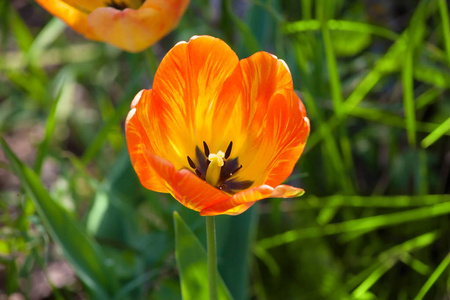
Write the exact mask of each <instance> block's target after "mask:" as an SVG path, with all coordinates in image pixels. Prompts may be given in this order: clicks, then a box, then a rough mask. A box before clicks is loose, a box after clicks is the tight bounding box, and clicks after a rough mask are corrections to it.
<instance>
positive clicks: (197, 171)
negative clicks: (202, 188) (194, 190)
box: [195, 169, 205, 180]
mask: <svg viewBox="0 0 450 300" xmlns="http://www.w3.org/2000/svg"><path fill="white" fill-rule="evenodd" d="M195 174H196V175H197V176H198V177H200V179H202V180H205V175H203V174H202V172H200V171H199V170H197V169H195Z"/></svg>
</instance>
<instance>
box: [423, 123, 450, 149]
mask: <svg viewBox="0 0 450 300" xmlns="http://www.w3.org/2000/svg"><path fill="white" fill-rule="evenodd" d="M449 133H450V117H449V118H448V119H447V120H445V121H444V122H443V123H442V124H441V125H439V126H438V127H437V128H436V129H435V130H433V132H431V133H430V134H429V135H427V136H426V137H425V138H424V139H423V140H422V142H420V145H421V146H422V147H423V148H428V147H430V146H431V145H432V144H433V143H434V142H436V141H437V140H438V139H439V138H441V137H442V136H443V135H445V134H449Z"/></svg>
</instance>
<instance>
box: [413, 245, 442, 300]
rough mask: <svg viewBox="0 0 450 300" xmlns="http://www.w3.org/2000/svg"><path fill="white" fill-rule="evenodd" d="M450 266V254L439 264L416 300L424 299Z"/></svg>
mask: <svg viewBox="0 0 450 300" xmlns="http://www.w3.org/2000/svg"><path fill="white" fill-rule="evenodd" d="M449 265H450V252H449V253H448V254H447V256H445V258H444V259H443V260H442V262H441V263H440V264H439V266H438V267H437V268H436V270H434V272H433V274H431V276H430V277H429V278H428V280H427V281H426V282H425V284H424V285H423V286H422V288H421V289H420V291H419V293H418V294H417V296H416V297H415V298H414V300H422V299H423V297H425V295H426V293H427V292H428V290H429V289H430V288H431V287H432V286H433V284H434V283H435V282H436V280H438V278H439V276H441V274H442V273H443V272H444V271H445V269H446V268H447V267H448V266H449Z"/></svg>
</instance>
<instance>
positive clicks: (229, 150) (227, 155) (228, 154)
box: [225, 141, 233, 159]
mask: <svg viewBox="0 0 450 300" xmlns="http://www.w3.org/2000/svg"><path fill="white" fill-rule="evenodd" d="M232 147H233V141H231V142H230V144H229V145H228V148H227V151H225V159H227V158H228V157H230V154H231V148H232Z"/></svg>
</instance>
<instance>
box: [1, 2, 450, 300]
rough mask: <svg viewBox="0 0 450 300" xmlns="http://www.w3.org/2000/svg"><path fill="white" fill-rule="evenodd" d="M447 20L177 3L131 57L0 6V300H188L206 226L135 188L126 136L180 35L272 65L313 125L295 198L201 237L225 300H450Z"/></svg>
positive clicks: (427, 5) (373, 10) (295, 6)
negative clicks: (278, 64)
mask: <svg viewBox="0 0 450 300" xmlns="http://www.w3.org/2000/svg"><path fill="white" fill-rule="evenodd" d="M448 15H449V12H448V3H447V2H446V1H445V0H422V1H401V0H398V1H372V0H365V1H351V0H347V1H344V0H338V1H327V0H318V1H311V0H309V1H308V0H302V1H297V0H254V1H231V0H222V1H220V0H214V1H213V0H210V1H207V0H192V1H191V4H190V6H189V8H188V10H187V13H186V15H185V16H184V17H183V19H182V20H181V22H180V24H179V26H178V28H177V29H176V30H175V31H174V32H172V33H171V34H170V35H169V36H167V37H166V38H164V39H163V40H161V41H160V42H159V43H158V44H157V45H155V46H153V47H152V48H151V49H149V50H147V51H144V52H143V53H139V54H130V53H125V52H122V51H120V50H118V49H116V48H113V47H111V46H108V45H105V44H101V43H96V42H92V41H88V40H85V39H84V38H83V37H82V36H79V35H77V34H76V33H74V32H73V31H72V30H70V29H68V28H67V27H66V25H65V24H64V23H62V22H61V21H59V20H57V19H54V18H52V16H51V15H49V14H48V13H47V12H46V11H44V10H43V9H42V8H41V7H40V6H38V5H37V4H36V3H34V2H32V1H27V0H14V1H11V0H2V1H1V2H0V26H1V27H0V28H1V30H0V51H1V52H0V134H1V136H2V138H4V140H5V141H6V142H5V141H3V140H2V149H3V152H0V167H1V169H0V199H1V201H0V298H1V299H4V298H5V297H7V295H10V296H11V295H14V296H15V297H19V299H21V298H20V297H22V298H24V297H25V298H27V299H85V298H93V299H100V298H105V297H106V298H108V297H111V296H112V295H113V296H114V297H115V299H180V298H181V296H180V295H181V287H180V284H179V271H180V272H182V277H183V281H184V282H187V281H188V280H191V281H190V282H191V283H192V284H188V285H186V286H184V287H183V288H187V289H188V290H187V291H183V294H184V295H185V298H186V299H189V297H188V296H187V295H188V294H186V293H191V294H192V295H199V294H200V293H201V292H202V287H201V284H200V285H199V286H197V285H196V284H198V282H199V280H200V281H201V275H202V273H199V274H196V273H195V272H188V271H186V270H190V269H189V266H197V267H195V268H194V270H198V268H199V267H198V264H201V261H202V260H201V255H200V254H199V255H200V256H199V257H196V255H195V254H193V255H188V254H187V253H191V252H194V253H197V252H199V251H197V250H195V249H198V244H197V242H196V241H195V238H193V235H191V230H192V231H193V232H194V233H195V235H196V236H197V237H198V238H199V239H200V241H201V243H203V244H204V239H205V238H204V237H205V229H204V220H203V218H201V217H199V216H198V214H197V213H195V212H193V211H190V210H188V209H186V208H184V207H182V206H181V205H179V204H178V203H177V202H176V201H175V200H173V199H172V198H171V197H170V196H167V195H163V194H156V193H153V192H150V191H147V190H145V189H144V188H143V187H142V186H141V185H140V183H139V181H138V179H137V177H136V175H135V173H134V171H133V169H132V167H131V164H130V162H129V157H128V153H127V151H126V147H125V140H124V134H123V123H124V118H125V116H126V113H127V112H128V110H129V105H130V102H131V99H132V98H133V96H134V95H135V94H136V93H137V92H138V91H139V90H140V89H142V88H150V87H151V83H152V78H153V74H154V72H155V70H156V68H157V65H158V62H159V61H160V60H161V58H162V57H163V56H164V54H165V53H166V52H167V51H168V50H169V49H170V48H171V47H172V46H173V45H174V44H175V43H176V42H178V41H180V40H188V39H189V38H190V37H191V36H192V35H195V34H197V35H198V34H209V35H213V36H216V37H220V38H222V39H224V40H225V41H226V42H227V43H228V44H229V45H230V46H231V47H232V49H233V50H235V51H236V52H237V53H238V55H239V56H240V57H241V58H244V57H247V56H249V55H251V54H252V53H254V52H256V51H260V50H264V51H268V52H271V53H273V54H275V55H277V56H278V57H279V58H282V59H284V60H285V61H286V62H287V64H288V65H289V67H290V70H291V72H292V75H293V79H294V87H295V88H296V89H297V90H298V93H299V95H300V96H301V98H302V100H303V101H304V103H305V106H306V108H307V111H308V115H309V117H310V119H311V124H312V132H311V135H310V138H309V140H308V143H307V148H306V150H305V153H304V154H303V156H302V157H301V159H300V161H299V163H298V165H297V168H296V170H295V171H294V173H293V174H292V176H291V177H290V178H289V180H288V182H289V183H290V184H293V185H296V186H301V187H303V188H304V189H305V190H306V192H307V193H306V195H305V196H303V197H301V198H298V199H291V200H264V201H262V202H261V203H259V204H257V205H255V206H254V207H253V208H252V209H250V210H249V211H248V212H246V213H244V214H242V215H240V216H238V217H227V216H220V217H217V218H216V221H217V223H218V225H217V227H218V228H217V230H218V239H219V240H218V249H219V270H220V273H221V275H222V278H223V281H224V283H225V285H226V286H227V287H228V289H229V292H230V293H231V295H232V296H233V297H234V298H235V299H249V298H250V299H422V298H426V299H448V298H450V272H449V264H450V254H449V253H450V234H449V231H450V230H449V229H450V218H449V215H450V196H449V192H450V152H449V149H450V138H449V135H450V117H449V116H450V101H449V97H450V68H449V67H450V29H449V16H448ZM8 145H9V146H8ZM27 166H28V167H27ZM12 174H15V175H17V177H16V176H12ZM18 178H19V179H18ZM19 180H20V181H19ZM173 211H178V213H179V216H178V215H176V216H175V218H174V217H173ZM183 220H184V221H183ZM174 221H175V223H174ZM186 224H188V227H187V225H186ZM175 228H177V236H175ZM189 228H190V229H189ZM175 246H176V249H177V250H176V253H175ZM193 249H194V250H193ZM189 251H191V252H189ZM200 252H201V251H200ZM175 256H177V258H179V257H182V258H181V259H180V258H179V259H178V260H179V261H178V263H179V266H178V267H177V265H176V262H175ZM66 261H67V262H69V263H70V265H68V264H67V263H66ZM180 261H181V262H182V264H181V265H180ZM183 270H185V271H183ZM204 280H206V277H205V278H204ZM223 291H224V292H223V295H225V296H224V297H227V296H226V295H227V292H226V288H224V290H223ZM192 297H194V296H192Z"/></svg>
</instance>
